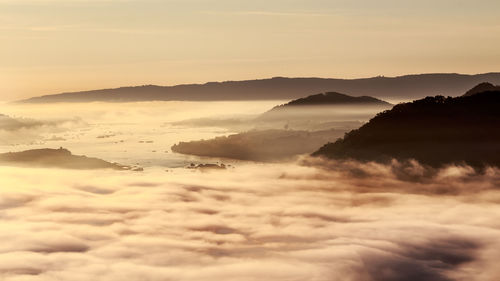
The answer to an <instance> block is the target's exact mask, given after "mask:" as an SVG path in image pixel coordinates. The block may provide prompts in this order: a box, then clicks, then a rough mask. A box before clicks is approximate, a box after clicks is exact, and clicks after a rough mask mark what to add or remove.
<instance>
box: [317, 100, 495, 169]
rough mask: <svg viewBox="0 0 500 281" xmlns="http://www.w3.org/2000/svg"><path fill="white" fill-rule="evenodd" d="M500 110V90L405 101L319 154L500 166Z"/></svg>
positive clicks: (438, 164)
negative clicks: (499, 128) (499, 127)
mask: <svg viewBox="0 0 500 281" xmlns="http://www.w3.org/2000/svg"><path fill="white" fill-rule="evenodd" d="M498 108H500V91H486V92H482V93H476V94H474V95H469V96H460V97H455V98H453V97H443V96H434V97H426V98H424V99H420V100H416V101H413V102H410V103H401V104H398V105H396V106H394V107H393V108H392V109H390V110H386V111H384V112H381V113H379V114H377V115H376V116H375V117H374V118H372V119H371V120H370V121H369V122H368V123H366V124H365V125H363V126H361V127H360V128H359V129H356V130H352V131H350V132H349V133H347V134H346V135H345V136H344V138H343V139H339V140H337V141H336V142H334V143H328V144H326V145H324V146H323V147H322V148H320V149H319V150H318V151H316V152H315V153H313V155H314V156H324V157H327V158H338V159H346V158H351V159H356V160H363V161H387V160H390V159H393V158H396V159H398V160H409V159H415V160H417V161H419V162H421V163H423V164H426V165H430V166H442V165H445V164H452V163H466V164H468V165H471V166H474V167H484V166H486V165H494V166H500V132H499V130H498V124H500V111H499V110H498Z"/></svg>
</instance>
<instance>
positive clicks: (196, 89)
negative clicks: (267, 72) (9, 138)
mask: <svg viewBox="0 0 500 281" xmlns="http://www.w3.org/2000/svg"><path fill="white" fill-rule="evenodd" d="M484 81H489V82H491V83H495V84H500V73H486V74H477V75H464V74H419V75H406V76H399V77H373V78H363V79H325V78H284V77H274V78H271V79H260V80H247V81H226V82H209V83H205V84H186V85H177V86H155V85H144V86H138V87H122V88H117V89H103V90H93V91H83V92H72V93H62V94H56V95H46V96H41V97H34V98H30V99H27V100H23V101H21V102H28V103H51V102H94V101H100V102H134V101H174V100H176V101H217V100H291V99H297V98H301V97H304V96H306V95H310V94H315V93H323V92H329V91H336V92H341V93H350V94H352V95H355V96H373V97H378V98H386V99H387V98H398V99H408V98H420V97H423V96H424V95H425V94H432V95H438V94H442V95H450V96H457V95H460V94H462V93H464V92H465V91H466V90H467V89H470V88H471V87H473V86H474V85H476V84H478V83H481V82H484Z"/></svg>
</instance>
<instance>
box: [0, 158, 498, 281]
mask: <svg viewBox="0 0 500 281" xmlns="http://www.w3.org/2000/svg"><path fill="white" fill-rule="evenodd" d="M0 179H1V181H0V182H1V190H2V191H1V192H0V241H2V242H1V243H0V279H1V280H6V281H13V280H16V281H17V280H30V281H32V280H35V281H46V280H76V281H79V280H82V281H88V280H107V281H108V280H110V281H114V280H116V281H123V280H147V281H149V280H151V281H156V280H158V281H160V280H161V281H165V280H189V281H195V280H204V281H207V280H231V281H235V280H236V281H239V280H241V281H247V280H248V281H250V280H287V281H289V280H312V281H323V280H324V281H326V280H328V281H331V280H347V281H396V280H405V281H413V280H415V281H416V280H426V281H448V280H479V281H491V280H498V279H499V278H500V268H499V267H498V266H497V261H498V259H499V258H500V238H499V237H500V205H499V203H500V171H499V170H498V169H486V170H484V171H481V172H480V173H479V172H476V171H474V170H473V169H471V168H470V167H466V166H451V167H448V168H446V169H442V170H431V169H427V168H425V167H422V166H420V165H418V163H412V162H410V163H406V164H401V163H398V162H394V163H391V164H388V165H381V164H375V163H363V164H362V163H356V162H342V163H340V162H331V161H324V160H320V159H303V160H302V161H301V162H299V163H283V164H240V165H237V167H236V168H232V169H228V170H226V171H209V172H202V171H193V170H188V169H183V168H177V169H169V170H168V171H165V170H164V169H160V168H152V169H146V170H145V171H144V172H142V173H133V172H129V171H126V172H119V171H69V170H57V169H53V170H52V169H30V168H13V167H0Z"/></svg>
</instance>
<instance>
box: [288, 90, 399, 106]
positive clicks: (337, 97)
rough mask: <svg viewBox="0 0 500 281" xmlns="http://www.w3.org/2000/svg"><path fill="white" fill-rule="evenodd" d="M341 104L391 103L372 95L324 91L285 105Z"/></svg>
mask: <svg viewBox="0 0 500 281" xmlns="http://www.w3.org/2000/svg"><path fill="white" fill-rule="evenodd" d="M342 104H380V105H382V104H383V105H391V104H390V103H388V102H385V101H383V100H379V99H377V98H374V97H369V96H361V97H353V96H349V95H346V94H341V93H338V92H326V93H321V94H316V95H311V96H308V97H305V98H300V99H296V100H293V101H291V102H289V103H287V104H285V106H296V105H342Z"/></svg>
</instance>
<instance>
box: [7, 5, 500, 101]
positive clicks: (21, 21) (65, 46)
mask: <svg viewBox="0 0 500 281" xmlns="http://www.w3.org/2000/svg"><path fill="white" fill-rule="evenodd" d="M498 12H500V1H498V0H478V1H464V0H433V1H430V0H421V1H404V0H403V1H402V0H380V1H372V0H350V1H348V0H266V1H264V0H254V1H240V0H217V1H216V0H163V1H159V0H0V62H1V63H0V100H15V99H20V98H26V97H31V96H37V95H43V94H52V93H59V92H64V91H78V90H88V89H97V88H111V87H119V86H129V85H144V84H158V85H174V84H180V83H204V82H208V81H224V80H244V79H255V78H267V77H273V76H290V77H304V76H305V77H336V78H357V77H370V76H377V75H385V76H396V75H402V74H409V73H434V72H458V73H485V72H496V71H499V70H500V20H499V19H498V16H497V15H498Z"/></svg>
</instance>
